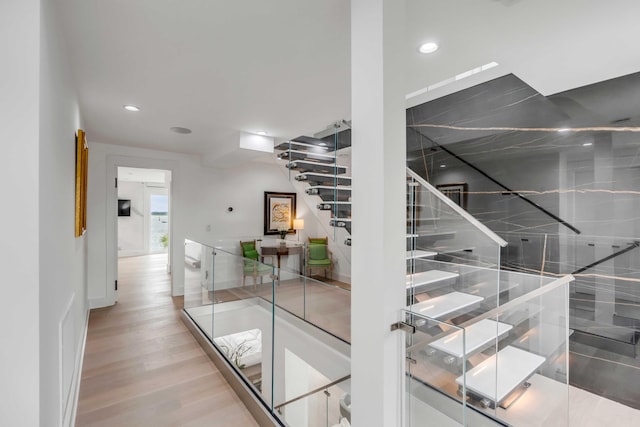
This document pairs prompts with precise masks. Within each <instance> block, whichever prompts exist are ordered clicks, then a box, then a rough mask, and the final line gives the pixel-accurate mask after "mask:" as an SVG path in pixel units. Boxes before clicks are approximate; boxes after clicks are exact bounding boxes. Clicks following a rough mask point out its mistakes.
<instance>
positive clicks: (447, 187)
mask: <svg viewBox="0 0 640 427" xmlns="http://www.w3.org/2000/svg"><path fill="white" fill-rule="evenodd" d="M436 188H437V189H438V190H440V191H441V192H442V194H444V195H445V196H447V197H448V198H450V199H451V200H453V202H454V203H455V204H456V205H458V206H460V207H461V208H462V209H465V210H466V209H467V195H468V194H469V184H467V183H466V182H455V183H451V184H440V185H436Z"/></svg>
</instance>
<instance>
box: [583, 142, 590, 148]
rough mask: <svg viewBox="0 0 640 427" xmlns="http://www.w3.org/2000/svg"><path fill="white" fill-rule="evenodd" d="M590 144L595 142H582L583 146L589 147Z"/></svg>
mask: <svg viewBox="0 0 640 427" xmlns="http://www.w3.org/2000/svg"><path fill="white" fill-rule="evenodd" d="M590 145H593V142H585V143H584V144H582V146H583V147H588V146H590Z"/></svg>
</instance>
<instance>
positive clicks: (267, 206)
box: [264, 191, 296, 236]
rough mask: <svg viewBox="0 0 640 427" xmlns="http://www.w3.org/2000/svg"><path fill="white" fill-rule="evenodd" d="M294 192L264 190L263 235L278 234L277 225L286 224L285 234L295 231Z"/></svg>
mask: <svg viewBox="0 0 640 427" xmlns="http://www.w3.org/2000/svg"><path fill="white" fill-rule="evenodd" d="M295 218H296V193H280V192H275V191H265V192H264V235H265V236H267V235H271V234H279V233H280V230H279V227H281V226H286V227H287V234H293V233H295V230H294V229H293V220H294V219H295Z"/></svg>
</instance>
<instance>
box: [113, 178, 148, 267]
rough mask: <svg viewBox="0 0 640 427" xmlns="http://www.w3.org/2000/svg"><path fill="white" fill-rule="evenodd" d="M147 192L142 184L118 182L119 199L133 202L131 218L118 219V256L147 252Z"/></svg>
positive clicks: (121, 217)
mask: <svg viewBox="0 0 640 427" xmlns="http://www.w3.org/2000/svg"><path fill="white" fill-rule="evenodd" d="M144 196H145V191H144V183H142V182H127V181H122V180H121V181H119V182H118V199H128V200H131V216H120V217H118V255H119V256H131V255H141V254H143V253H144V252H145V246H144V244H145V242H144V236H145V233H144V227H145V220H144V219H145V218H144V216H145V197H144Z"/></svg>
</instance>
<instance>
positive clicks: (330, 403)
mask: <svg viewBox="0 0 640 427" xmlns="http://www.w3.org/2000/svg"><path fill="white" fill-rule="evenodd" d="M350 393H351V379H350V378H346V379H343V380H338V381H337V382H334V383H330V384H327V385H325V386H321V387H318V388H317V389H315V390H312V391H310V392H308V393H305V394H302V395H300V396H298V397H295V398H292V399H291V400H289V401H288V402H286V403H284V404H282V405H281V406H278V407H277V408H276V413H277V414H278V416H279V417H280V419H282V420H283V421H284V422H286V423H287V425H290V426H308V427H334V426H338V427H347V426H350V425H351V394H350Z"/></svg>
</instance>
